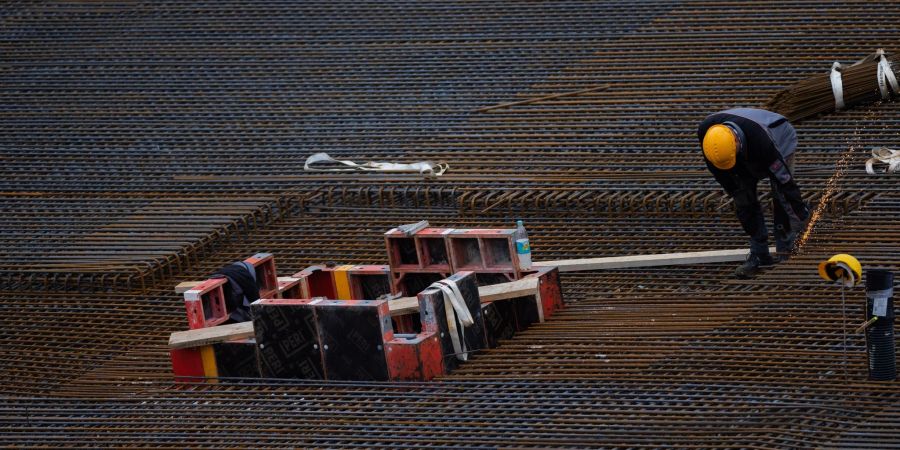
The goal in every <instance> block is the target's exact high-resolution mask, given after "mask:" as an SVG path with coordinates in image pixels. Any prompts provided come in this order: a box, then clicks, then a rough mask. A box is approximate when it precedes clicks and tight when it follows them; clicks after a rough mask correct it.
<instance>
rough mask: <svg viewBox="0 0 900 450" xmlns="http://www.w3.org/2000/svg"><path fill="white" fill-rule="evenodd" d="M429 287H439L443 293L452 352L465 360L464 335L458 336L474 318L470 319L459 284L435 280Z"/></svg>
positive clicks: (446, 280)
mask: <svg viewBox="0 0 900 450" xmlns="http://www.w3.org/2000/svg"><path fill="white" fill-rule="evenodd" d="M430 287H433V288H437V289H440V290H441V293H443V294H444V311H445V312H446V314H447V328H448V329H449V332H450V340H451V341H452V342H453V353H455V354H456V358H457V359H459V360H460V361H467V360H468V359H469V354H468V352H469V349H468V347H467V346H466V340H465V335H463V337H460V335H461V334H462V333H461V332H462V330H463V329H464V328H465V327H469V326H472V324H474V323H475V320H473V319H472V314H471V313H470V312H469V307H468V306H466V299H465V298H464V297H463V296H462V293H461V292H460V291H459V286H457V285H456V282H455V281H453V280H450V279H444V280H440V281H435V282H434V283H432V285H431V286H430ZM457 324H459V325H461V326H458V325H457ZM457 330H459V331H457Z"/></svg>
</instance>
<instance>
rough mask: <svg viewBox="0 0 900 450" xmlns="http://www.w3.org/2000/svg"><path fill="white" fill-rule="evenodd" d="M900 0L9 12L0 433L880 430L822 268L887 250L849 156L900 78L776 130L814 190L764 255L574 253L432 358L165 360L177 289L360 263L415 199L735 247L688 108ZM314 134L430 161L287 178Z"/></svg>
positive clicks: (214, 443)
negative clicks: (740, 259)
mask: <svg viewBox="0 0 900 450" xmlns="http://www.w3.org/2000/svg"><path fill="white" fill-rule="evenodd" d="M897 6H898V5H897V4H896V3H895V2H870V1H841V2H817V1H816V2H814V1H807V0H788V1H784V2H777V3H771V2H754V1H749V2H740V3H738V2H734V3H723V2H715V1H685V2H681V1H669V2H655V1H654V2H650V1H647V2H643V1H637V2H618V1H613V2H603V3H600V4H595V3H594V2H587V1H585V2H581V1H564V2H558V3H540V2H512V3H510V2H502V3H498V2H484V1H469V0H461V1H452V2H419V1H415V2H412V1H409V2H408V1H389V2H338V3H335V2H304V3H300V4H298V3H295V2H286V1H285V2H282V1H275V0H267V1H258V2H197V3H191V4H179V3H169V2H163V3H159V2H152V3H151V2H133V1H120V2H101V3H96V2H55V3H51V4H47V3H43V2H29V1H20V2H10V3H7V4H4V5H3V6H2V7H0V23H2V27H0V45H2V46H3V54H4V56H5V58H4V63H3V64H2V65H0V161H2V162H3V164H2V165H0V175H2V176H0V205H2V209H3V212H4V214H3V215H2V217H0V229H2V230H3V236H2V237H0V244H3V245H4V250H3V252H2V253H0V283H2V286H0V376H2V378H3V379H4V383H3V384H2V386H0V396H2V401H0V445H11V446H32V447H40V446H44V447H54V446H62V445H66V446H83V447H98V446H120V447H121V446H126V447H140V446H146V447H156V448H159V447H170V448H192V447H205V448H210V447H219V448H235V447H250V448H255V447H261V446H278V447H338V448H342V447H364V448H428V447H432V448H448V447H451V448H452V447H478V448H498V447H504V448H537V447H553V448H559V447H577V448H589V447H604V448H660V447H665V446H670V447H677V448H810V447H824V448H892V447H900V441H898V438H897V436H896V433H891V432H888V431H886V430H892V429H896V428H897V427H898V424H900V420H898V419H900V415H898V406H897V405H898V401H900V394H898V391H897V389H896V385H895V383H883V382H868V381H866V380H865V377H866V361H865V358H864V343H863V339H862V335H855V334H852V333H849V334H846V335H845V329H849V330H852V328H853V326H854V325H856V324H858V323H859V322H861V321H862V316H863V311H862V306H861V305H862V302H863V293H862V290H861V288H854V289H850V290H848V291H847V292H846V301H845V302H842V299H841V292H840V290H839V289H838V288H836V287H835V286H831V285H827V284H825V283H823V282H822V280H820V279H819V278H818V276H817V274H816V272H815V264H816V263H817V262H818V261H820V260H822V259H825V258H827V257H828V256H830V255H831V254H834V253H839V252H847V253H851V254H854V255H855V256H857V257H858V258H859V259H860V261H862V262H863V264H864V265H865V266H867V267H889V268H894V269H898V268H900V234H898V232H897V231H898V224H900V220H898V219H900V189H898V184H897V179H896V176H895V177H888V176H883V177H872V176H868V175H866V174H865V172H864V170H863V167H862V164H863V162H864V161H865V159H866V157H867V149H869V148H871V147H873V146H879V145H891V144H893V143H894V142H895V141H896V139H897V137H898V131H897V130H898V123H897V122H898V120H900V119H898V117H900V115H898V108H900V107H898V105H897V103H884V104H881V105H878V106H872V107H863V108H858V109H854V110H851V111H845V112H840V113H837V114H832V115H829V116H825V117H820V118H814V119H810V120H806V121H804V122H802V123H799V124H797V128H798V131H799V135H800V148H799V150H798V160H797V165H798V169H797V178H798V179H799V180H800V184H801V187H802V188H803V190H804V194H805V195H806V197H807V198H808V199H810V200H811V201H812V203H813V204H814V205H815V206H817V207H820V208H821V210H822V214H821V215H820V216H818V217H817V219H816V227H815V228H814V232H813V233H812V235H811V237H810V239H809V241H808V242H806V243H805V245H804V246H803V248H802V251H801V254H800V255H798V256H797V257H795V258H794V259H792V260H791V261H790V262H789V263H786V264H782V265H780V266H778V267H777V268H775V269H773V270H770V271H768V272H767V273H766V274H765V275H764V276H763V277H761V278H760V279H757V280H753V281H738V280H734V279H732V278H731V274H730V272H731V267H723V266H687V267H678V268H653V269H630V270H616V271H606V272H594V273H584V274H566V275H565V276H563V278H562V283H563V290H564V294H565V297H566V300H567V302H568V306H567V308H566V309H565V310H563V311H561V312H560V313H558V314H557V315H555V316H554V317H552V318H551V319H550V320H549V321H547V322H546V323H544V324H540V325H536V326H534V327H532V328H531V329H529V330H528V331H526V332H524V333H521V334H520V335H517V336H516V337H515V338H513V339H511V340H509V341H507V342H504V343H503V345H501V346H500V347H499V348H497V349H493V350H488V351H484V352H483V353H481V354H478V355H476V356H475V357H474V358H473V359H472V360H471V361H469V362H468V363H466V364H465V365H463V366H462V367H461V368H460V370H458V371H456V372H454V373H453V374H451V375H449V376H447V377H445V378H444V379H441V380H439V381H437V382H434V383H319V382H307V381H297V380H229V381H223V382H221V383H219V384H216V385H197V386H176V385H174V384H172V382H171V379H170V371H169V362H168V356H167V352H166V339H167V336H168V333H169V332H170V331H172V330H177V329H184V328H185V327H186V319H185V317H184V311H183V305H182V303H181V301H180V299H179V298H178V296H177V295H175V294H173V293H172V292H171V288H172V286H174V285H175V284H176V283H178V282H179V281H185V280H191V279H196V278H198V277H201V276H203V275H205V274H208V273H209V272H211V271H212V270H214V269H215V268H217V267H218V266H220V265H221V264H224V263H226V262H229V261H232V260H237V259H242V258H244V257H246V256H247V255H248V254H252V253H256V252H259V251H265V252H273V253H275V255H276V259H277V261H278V265H279V271H280V272H282V273H280V275H287V274H290V273H293V272H294V271H296V270H298V269H300V268H302V267H303V266H304V265H307V264H313V263H321V262H323V261H329V260H333V261H335V262H338V263H363V262H371V263H383V262H384V260H385V256H384V250H383V241H381V233H383V232H384V231H385V230H386V229H387V228H389V227H391V226H394V225H397V224H398V223H404V222H412V221H414V220H418V219H421V218H427V219H429V220H430V221H431V222H432V224H435V225H446V226H458V227H474V226H499V225H508V224H510V223H511V222H512V220H513V219H515V218H524V219H525V221H526V225H527V226H528V228H529V230H530V232H531V235H532V239H533V242H534V248H535V258H536V259H557V258H566V257H577V256H595V255H623V254H639V253H657V252H671V251H681V250H683V251H690V250H703V249H714V248H734V247H738V246H741V245H743V244H744V238H743V237H742V236H741V234H740V230H739V227H738V225H737V223H736V221H735V220H734V219H733V217H732V215H733V213H732V212H731V205H729V204H728V201H727V199H726V198H725V197H724V196H723V195H722V193H721V190H720V189H719V188H718V187H717V186H716V185H715V183H714V181H712V178H711V177H710V176H709V174H708V173H707V172H706V171H705V168H704V167H703V165H702V161H701V159H700V157H699V150H698V148H697V139H696V135H695V132H694V130H695V127H696V124H697V123H698V122H699V121H700V120H701V119H702V118H703V117H704V115H705V114H707V113H710V112H713V111H716V110H719V109H724V108H727V107H731V106H736V105H742V106H754V105H761V104H763V103H764V102H765V100H766V99H767V98H768V97H769V96H771V95H772V94H774V93H775V92H777V91H778V90H779V89H781V88H783V87H785V86H788V85H790V84H791V83H793V82H795V81H797V80H798V79H801V78H803V77H805V76H808V75H811V74H815V73H820V72H823V71H825V70H827V69H828V68H829V67H830V66H831V63H832V62H833V61H835V60H840V61H842V62H852V61H855V60H857V59H859V58H861V57H862V56H864V55H866V54H868V53H871V52H872V51H874V50H875V49H876V48H878V47H882V46H884V47H887V48H888V50H890V49H891V48H890V46H891V45H893V43H895V42H898V40H900V39H898V38H900V31H898V30H897V28H896V27H893V26H891V24H895V23H898V21H900V13H898V12H897V11H898V9H897ZM598 86H606V87H605V88H604V89H598V90H592V91H590V92H586V93H583V94H580V95H571V96H562V97H556V98H553V99H549V100H542V101H534V102H527V103H523V104H519V105H513V106H509V107H502V108H495V109H490V110H486V111H484V110H482V111H478V110H479V109H480V108H483V107H486V106H491V105H497V104H501V103H505V102H510V101H516V100H527V99H534V98H538V97H542V96H546V95H548V94H556V93H566V92H573V91H578V90H585V89H590V88H592V87H598ZM317 151H326V152H329V153H331V154H332V155H336V156H340V157H345V158H348V159H353V160H357V161H360V162H361V161H368V160H392V161H418V160H424V159H430V160H443V161H447V162H449V163H450V165H451V169H450V171H449V172H448V173H447V174H446V175H444V176H443V177H442V178H441V179H438V180H422V179H420V178H419V177H417V176H412V175H376V174H364V175H361V174H333V173H325V174H322V173H318V174H308V173H303V172H302V164H303V161H304V159H305V158H306V156H308V155H309V154H311V153H313V152H317ZM191 218H193V219H195V220H191ZM86 251H93V253H91V255H92V258H93V257H96V256H97V255H103V258H100V260H101V261H100V262H99V263H98V261H97V260H96V259H90V260H86V259H85V252H86ZM49 262H53V263H54V264H60V266H59V267H62V268H67V269H68V272H69V273H71V275H70V276H69V277H68V278H67V277H66V276H65V275H57V274H54V271H52V270H48V268H49V266H50V264H48V263H49ZM98 264H100V265H98ZM104 264H105V265H106V266H103V265H104ZM79 265H81V267H82V269H83V268H84V267H88V266H90V267H91V268H93V267H106V269H103V270H101V272H103V273H107V274H109V275H108V276H106V277H102V276H97V275H96V274H94V276H87V275H82V276H81V277H78V276H77V274H78V273H79V272H78V271H77V270H75V269H76V268H78V267H79ZM135 268H138V269H135ZM143 268H146V273H145V274H144V275H143V276H138V275H137V274H139V273H140V270H145V269H143ZM79 270H80V269H79ZM83 272H85V273H87V272H90V271H83ZM95 272H96V271H95ZM128 276H132V278H133V279H132V281H131V282H126V281H125V280H126V279H127V278H128ZM135 281H145V282H144V283H139V282H138V283H135ZM139 284H142V285H141V286H138V285H139Z"/></svg>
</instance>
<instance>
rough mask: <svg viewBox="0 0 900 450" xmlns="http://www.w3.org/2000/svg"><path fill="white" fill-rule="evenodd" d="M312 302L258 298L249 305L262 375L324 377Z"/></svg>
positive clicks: (267, 376) (273, 376)
mask: <svg viewBox="0 0 900 450" xmlns="http://www.w3.org/2000/svg"><path fill="white" fill-rule="evenodd" d="M312 302H314V300H293V299H292V300H259V301H257V302H254V303H253V304H252V305H251V306H250V310H251V313H252V315H253V328H254V332H255V334H256V344H257V359H258V362H259V372H260V375H261V376H262V377H265V378H303V379H317V380H321V379H325V370H324V365H323V363H322V350H321V349H322V345H321V344H320V342H319V334H318V332H317V325H316V311H315V306H314V305H313V304H311V303H312Z"/></svg>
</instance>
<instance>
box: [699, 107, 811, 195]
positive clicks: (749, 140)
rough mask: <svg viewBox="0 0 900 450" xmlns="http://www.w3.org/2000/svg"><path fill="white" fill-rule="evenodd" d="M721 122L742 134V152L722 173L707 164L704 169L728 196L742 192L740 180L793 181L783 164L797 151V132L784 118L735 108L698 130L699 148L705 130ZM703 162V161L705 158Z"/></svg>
mask: <svg viewBox="0 0 900 450" xmlns="http://www.w3.org/2000/svg"><path fill="white" fill-rule="evenodd" d="M723 122H734V123H735V124H736V125H737V126H738V127H740V128H741V131H743V132H744V138H745V142H744V151H743V152H742V154H739V155H738V157H737V162H736V163H735V166H734V167H733V168H732V169H730V170H721V169H719V168H717V167H716V166H714V165H712V163H710V162H709V160H706V167H707V168H709V171H710V172H712V174H713V176H714V177H715V178H716V181H718V182H719V184H721V185H722V187H723V188H725V191H726V192H728V193H729V194H730V195H734V192H735V191H737V190H738V189H740V188H741V186H740V185H739V183H740V180H748V179H755V180H757V181H759V180H762V179H763V178H768V177H772V178H773V179H775V181H777V182H778V183H779V184H786V183H788V182H791V181H793V180H792V179H791V177H790V174H789V173H788V172H787V171H786V170H785V169H784V160H785V158H787V157H788V156H790V155H792V154H794V150H795V149H796V148H797V132H796V130H794V127H793V126H792V125H791V124H790V122H788V120H787V119H786V118H784V116H782V115H780V114H776V113H773V112H771V111H766V110H764V109H754V108H734V109H729V110H726V111H722V112H718V113H715V114H711V115H710V116H708V117H707V118H706V119H704V120H703V122H701V123H700V128H699V129H698V130H697V135H698V137H699V138H700V143H701V145H702V144H703V137H704V136H706V130H708V129H709V128H710V127H711V126H713V125H716V124H720V123H723ZM704 159H705V158H704Z"/></svg>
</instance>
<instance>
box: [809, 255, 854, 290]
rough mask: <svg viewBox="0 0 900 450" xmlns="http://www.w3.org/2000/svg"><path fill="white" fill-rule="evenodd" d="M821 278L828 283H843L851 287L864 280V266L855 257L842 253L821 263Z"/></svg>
mask: <svg viewBox="0 0 900 450" xmlns="http://www.w3.org/2000/svg"><path fill="white" fill-rule="evenodd" d="M819 276H821V277H822V278H824V279H826V280H828V281H838V280H840V281H843V282H844V285H845V286H847V287H850V286H853V285H854V284H858V283H859V280H861V279H862V264H860V263H859V260H857V259H856V258H854V257H853V256H851V255H848V254H846V253H840V254H837V255H834V256H832V257H831V258H829V259H828V261H822V262H821V263H819Z"/></svg>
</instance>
